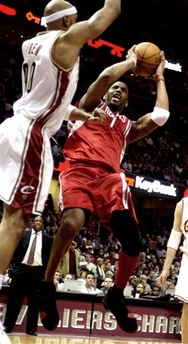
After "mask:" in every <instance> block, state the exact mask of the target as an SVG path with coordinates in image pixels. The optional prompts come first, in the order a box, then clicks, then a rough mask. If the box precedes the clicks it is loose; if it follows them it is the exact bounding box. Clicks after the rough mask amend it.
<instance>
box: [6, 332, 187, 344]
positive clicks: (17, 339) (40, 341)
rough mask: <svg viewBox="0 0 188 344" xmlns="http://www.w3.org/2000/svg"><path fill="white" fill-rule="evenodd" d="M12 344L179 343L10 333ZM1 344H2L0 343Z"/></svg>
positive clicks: (178, 343)
mask: <svg viewBox="0 0 188 344" xmlns="http://www.w3.org/2000/svg"><path fill="white" fill-rule="evenodd" d="M9 338H10V340H11V342H12V344H180V343H181V341H179V342H177V341H176V342H175V341H174V342H169V341H162V340H161V341H156V340H152V339H150V340H149V339H148V340H147V341H146V339H143V340H138V339H135V340H134V338H132V339H126V338H125V339H122V338H121V339H118V338H114V336H113V337H112V338H100V337H73V336H70V337H69V336H67V335H66V336H63V335H62V336H59V335H58V336H57V335H53V334H49V335H46V334H45V335H41V334H40V335H38V336H29V335H25V334H20V333H19V334H16V333H12V334H10V335H9ZM0 344H3V343H0Z"/></svg>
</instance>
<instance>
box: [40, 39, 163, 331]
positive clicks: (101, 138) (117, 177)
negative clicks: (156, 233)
mask: <svg viewBox="0 0 188 344" xmlns="http://www.w3.org/2000/svg"><path fill="white" fill-rule="evenodd" d="M135 47H136V46H133V47H132V48H131V49H130V50H129V51H128V54H127V58H126V60H125V61H123V62H119V63H117V64H114V65H112V66H110V67H108V68H106V69H105V70H104V71H103V72H102V73H101V74H100V75H99V77H98V78H97V80H96V81H95V82H94V83H93V84H92V85H91V86H90V87H89V89H88V91H87V93H86V94H85V95H84V96H83V98H82V99H81V101H80V103H79V108H80V109H83V110H84V111H86V110H87V111H93V109H94V108H95V107H96V106H99V107H101V108H102V109H103V110H104V111H105V112H106V114H107V119H106V120H105V121H104V122H103V123H100V124H97V123H89V122H83V121H76V122H75V123H70V127H72V129H71V131H70V134H69V137H68V139H67V141H66V143H65V146H64V156H65V158H66V159H67V160H68V161H69V162H70V167H69V168H68V169H67V170H65V171H63V172H62V173H61V174H60V178H59V182H60V197H59V206H60V210H61V212H62V221H61V226H60V228H59V231H58V233H57V234H56V237H55V240H54V243H53V246H52V251H51V256H50V260H49V263H48V266H47V270H46V276H45V280H46V281H47V282H52V281H53V276H54V272H55V269H56V266H57V264H58V262H59V260H60V259H61V257H62V254H64V253H65V252H66V251H67V249H68V247H69V245H70V243H71V241H72V240H73V238H74V237H75V236H76V235H77V234H78V233H79V231H80V229H81V228H82V227H83V226H84V224H85V222H86V221H87V219H88V218H89V216H94V217H95V218H96V219H97V221H98V222H99V223H100V224H102V225H103V226H106V227H107V228H109V229H110V231H112V232H113V233H114V235H115V236H116V238H118V240H119V241H120V243H121V245H122V251H121V252H120V255H119V268H118V272H117V275H116V278H115V282H114V286H113V287H111V288H110V289H109V291H108V293H107V294H106V296H105V299H104V306H105V308H106V309H108V310H110V311H111V312H112V313H113V314H114V316H115V317H116V319H117V322H118V324H119V326H120V327H121V329H122V330H123V331H125V332H134V331H136V330H137V321H136V319H135V317H134V316H133V315H132V314H131V313H130V312H129V310H128V309H127V307H126V305H125V299H124V297H123V290H124V288H125V286H126V284H127V282H128V280H129V277H130V275H131V274H132V272H133V270H134V269H135V267H136V265H137V263H138V260H139V253H140V236H139V230H138V223H137V219H136V214H135V210H134V206H133V203H132V198H131V192H130V189H129V186H128V185H127V182H126V180H125V175H124V170H122V169H121V168H120V163H121V160H122V158H123V156H124V153H125V149H126V146H127V145H128V144H130V143H132V142H134V141H136V140H138V139H141V138H143V137H145V136H146V135H148V134H149V133H150V132H152V131H153V130H154V129H156V128H158V127H159V126H162V125H163V124H165V122H166V121H167V119H168V117H169V101H168V95H167V91H166V86H165V79H164V77H163V73H164V66H165V56H164V53H163V52H161V62H160V64H159V66H158V68H157V71H156V75H155V80H156V88H157V97H156V103H155V107H154V109H153V110H152V112H151V113H147V114H146V115H144V116H142V117H140V118H139V119H138V120H137V121H135V122H134V121H131V120H130V119H128V118H127V117H126V115H125V113H124V110H126V107H127V105H128V87H127V85H126V84H125V83H124V82H122V81H116V80H118V79H119V78H120V77H121V76H122V75H124V74H125V73H126V72H127V71H128V70H130V69H132V68H134V67H135V66H136V62H137V59H136V55H135V53H134V50H135ZM102 98H103V100H101V99H102ZM48 284H49V285H50V283H48Z"/></svg>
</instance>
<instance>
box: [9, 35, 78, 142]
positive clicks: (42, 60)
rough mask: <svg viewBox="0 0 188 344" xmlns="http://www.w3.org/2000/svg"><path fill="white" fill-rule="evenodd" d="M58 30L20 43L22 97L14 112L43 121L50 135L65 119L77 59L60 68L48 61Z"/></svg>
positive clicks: (74, 77)
mask: <svg viewBox="0 0 188 344" xmlns="http://www.w3.org/2000/svg"><path fill="white" fill-rule="evenodd" d="M60 32H61V31H48V32H47V33H43V34H39V35H37V36H36V37H34V38H32V39H30V40H27V41H25V42H24V43H23V46H22V52H23V57H24V61H23V65H22V97H21V98H20V99H19V100H17V101H16V102H15V103H14V106H13V109H14V114H15V115H16V116H17V115H20V114H21V115H22V116H25V117H26V118H28V119H31V120H32V119H34V120H37V121H40V122H42V123H43V122H45V128H46V129H48V131H49V134H50V136H52V135H54V134H55V133H56V132H57V131H58V130H59V128H60V126H61V124H62V121H63V120H67V119H68V116H67V107H68V105H69V104H70V103H71V101H72V98H73V96H74V94H75V91H76V88H77V83H78V74H79V59H78V60H77V62H76V64H75V66H74V68H73V69H72V70H71V71H70V72H68V71H61V70H60V69H58V68H57V67H56V66H55V65H54V64H53V63H52V61H51V47H52V44H53V43H54V41H55V39H56V38H57V36H58V35H59V34H60Z"/></svg>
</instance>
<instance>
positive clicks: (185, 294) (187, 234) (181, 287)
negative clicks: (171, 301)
mask: <svg viewBox="0 0 188 344" xmlns="http://www.w3.org/2000/svg"><path fill="white" fill-rule="evenodd" d="M187 222H188V197H184V198H183V199H182V220H181V226H180V228H181V231H182V233H183V235H184V241H183V247H184V248H185V249H186V253H183V254H182V261H181V267H180V272H179V276H178V281H177V285H176V289H175V296H176V297H177V298H178V299H180V300H181V301H183V302H186V303H188V288H187V285H188V273H187V269H188V231H187V229H186V228H188V226H186V224H187Z"/></svg>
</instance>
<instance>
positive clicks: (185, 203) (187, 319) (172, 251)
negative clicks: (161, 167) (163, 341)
mask: <svg viewBox="0 0 188 344" xmlns="http://www.w3.org/2000/svg"><path fill="white" fill-rule="evenodd" d="M182 239H183V244H182V245H181V243H182ZM178 249H180V251H181V252H183V255H182V261H181V267H180V271H179V275H178V280H177V284H176V287H175V296H176V297H177V298H178V299H179V300H180V301H182V302H183V311H182V316H181V339H182V344H187V343H188V288H187V285H188V273H187V268H188V195H187V194H186V192H185V195H184V197H183V198H182V199H181V200H180V201H179V202H178V203H177V204H176V207H175V211H174V222H173V228H172V230H171V233H170V237H169V239H168V243H167V253H166V259H165V262H164V266H163V271H162V273H161V274H160V276H159V277H158V279H157V281H158V283H159V285H160V286H162V287H163V288H165V287H167V277H168V276H169V272H170V268H171V266H172V263H173V261H174V258H175V255H176V252H177V250H178Z"/></svg>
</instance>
